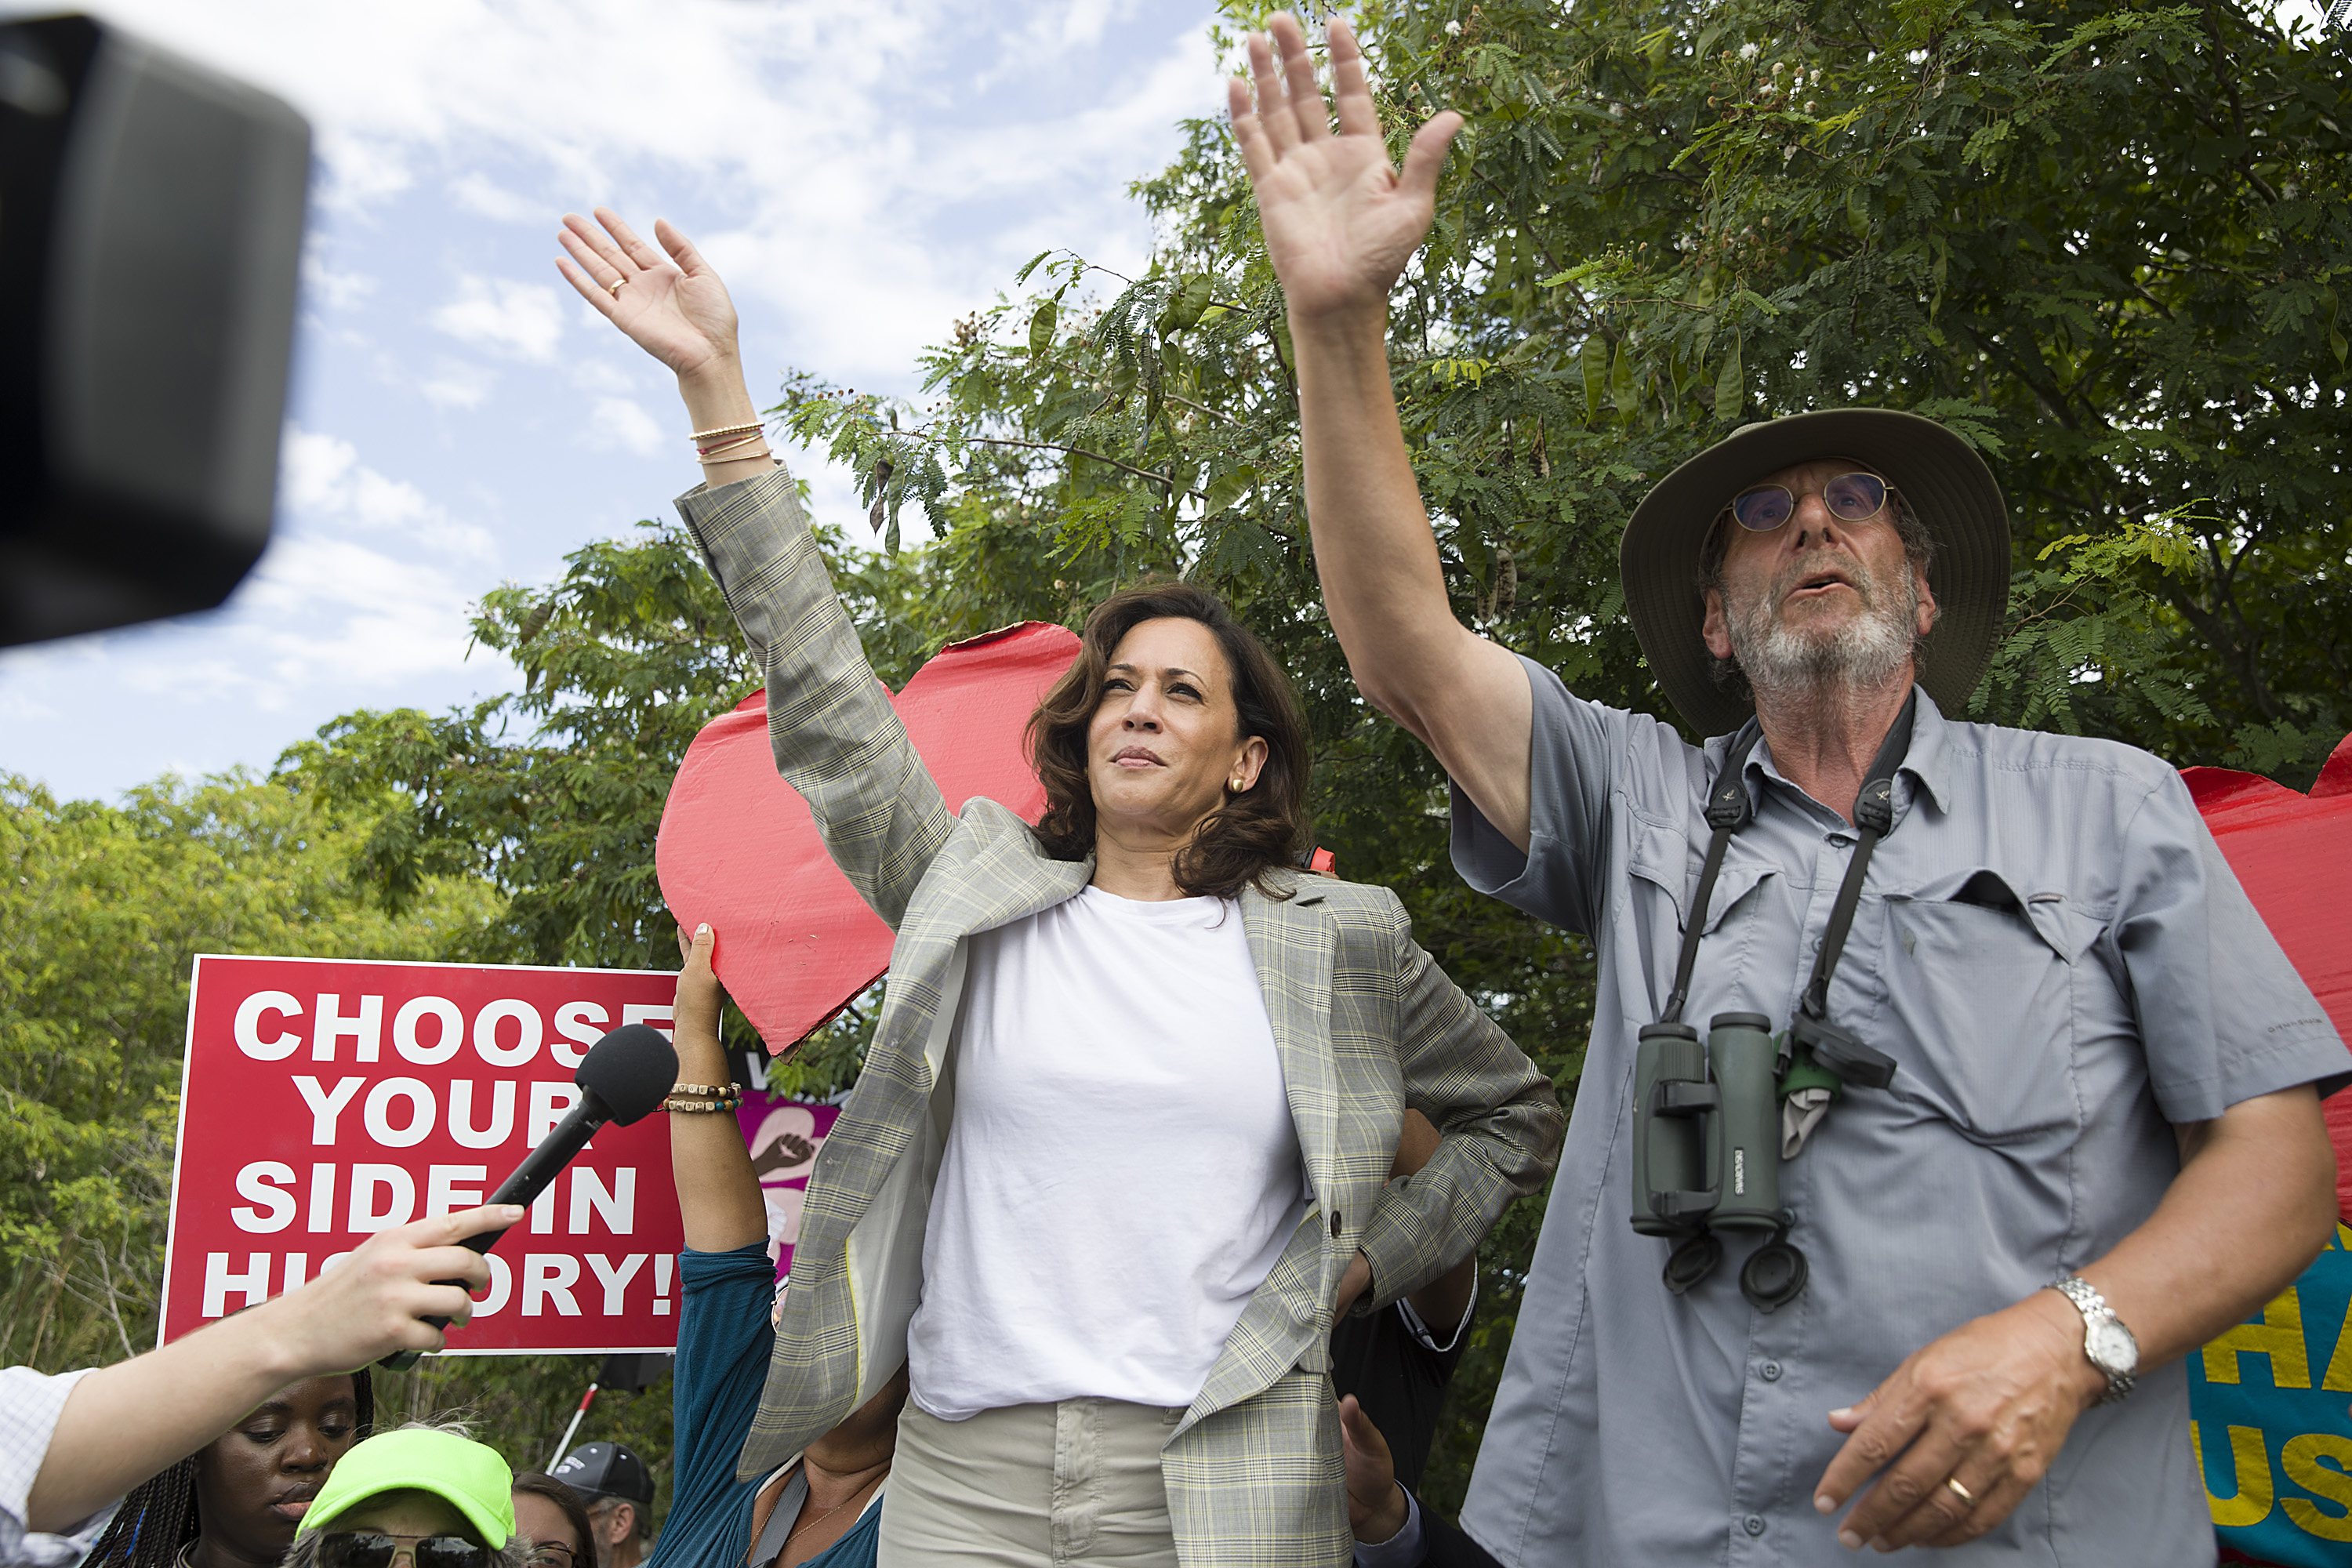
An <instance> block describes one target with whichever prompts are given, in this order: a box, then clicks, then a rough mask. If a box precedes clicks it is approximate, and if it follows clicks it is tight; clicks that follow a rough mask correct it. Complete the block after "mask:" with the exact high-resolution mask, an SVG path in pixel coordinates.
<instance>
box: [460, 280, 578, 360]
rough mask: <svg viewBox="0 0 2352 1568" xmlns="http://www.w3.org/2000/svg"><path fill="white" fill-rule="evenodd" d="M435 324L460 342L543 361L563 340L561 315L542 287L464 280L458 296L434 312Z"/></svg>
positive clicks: (552, 294) (550, 294) (550, 291)
mask: <svg viewBox="0 0 2352 1568" xmlns="http://www.w3.org/2000/svg"><path fill="white" fill-rule="evenodd" d="M433 325H434V326H435V327H436V328H438V329H439V330H440V331H445V332H446V333H448V334H449V335H450V336H451V337H453V338H456V339H457V341H458V342H462V343H466V344H467V345H469V346H471V347H474V348H478V349H487V350H489V351H491V352H493V353H504V354H509V355H511V356H513V357H514V358H516V359H524V360H535V361H538V362H539V363H547V362H548V361H550V360H552V359H553V358H554V357H555V346H556V344H557V343H558V342H561V341H562V337H563V311H562V309H561V308H560V307H559V306H558V305H557V303H556V298H555V290H554V289H551V288H549V287H548V286H547V285H546V284H544V283H518V282H516V281H514V280H513V279H509V278H474V277H466V278H460V279H458V280H457V298H456V299H455V300H451V301H450V302H449V303H447V304H446V305H444V306H442V307H441V308H440V309H439V310H436V311H434V312H433Z"/></svg>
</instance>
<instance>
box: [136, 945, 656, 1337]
mask: <svg viewBox="0 0 2352 1568" xmlns="http://www.w3.org/2000/svg"><path fill="white" fill-rule="evenodd" d="M676 988H677V976H676V975H674V974H665V973H641V972H635V971H625V970H595V969H545V968H527V967H519V966H500V965H488V964H464V963H366V962H357V961H350V962H345V961H332V960H324V959H303V958H228V957H217V956H212V955H206V956H204V957H200V958H198V959H197V960H196V964H195V978H194V985H193V987H192V988H191V993H190V996H189V1001H188V1049H187V1061H186V1065H185V1067H184V1069H183V1077H182V1079H181V1097H180V1139H179V1148H178V1152H177V1158H176V1161H175V1163H174V1165H173V1173H172V1223H171V1230H170V1234H169V1238H168V1240H167V1242H166V1245H165V1249H164V1264H163V1269H164V1283H163V1326H162V1338H163V1339H164V1340H171V1339H173V1338H176V1337H177V1336H179V1335H181V1334H184V1333H185V1332H187V1331H189V1330H190V1329H193V1328H195V1327H197V1326H198V1325H200V1324H202V1323H205V1322H206V1321H210V1320H212V1319H215V1318H218V1317H220V1316H222V1315H223V1314H224V1313H226V1312H231V1311H235V1310H237V1309H238V1308H240V1307H243V1306H246V1305H247V1304H249V1303H252V1302H257V1301H261V1300H267V1299H268V1298H269V1297H271V1296H274V1295H277V1294H278V1293H279V1292H280V1291H283V1290H286V1289H289V1288H291V1287H293V1286H296V1285H299V1284H300V1283H302V1281H303V1280H305V1279H310V1278H311V1277H312V1276H314V1275H316V1274H318V1273H319V1272H320V1271H321V1270H323V1269H324V1268H327V1267H328V1266H329V1265H330V1264H331V1263H333V1262H334V1261H335V1260H336V1259H337V1258H340V1257H341V1256H342V1255H343V1254H344V1253H346V1252H349V1251H350V1250H351V1249H352V1247H357V1246H358V1245H359V1244H360V1243H361V1242H362V1240H363V1239H365V1238H366V1237H368V1236H369V1235H371V1234H372V1233H373V1232H375V1231H379V1230H384V1229H388V1228H390V1227H392V1226H397V1225H403V1224H405V1223H406V1222H407V1221H409V1220H411V1219H415V1218H421V1217H423V1216H425V1215H432V1214H446V1213H447V1212H449V1211H450V1210H452V1209H461V1208H468V1207H471V1206H473V1205H476V1204H478V1203H480V1202H481V1201H482V1200H483V1198H484V1197H485V1196H486V1195H487V1194H488V1193H489V1192H490V1191H491V1190H492V1189H493V1188H495V1187H496V1186H497V1185H498V1184H499V1182H500V1181H502V1180H503V1179H504V1178H505V1177H506V1175H507V1173H509V1172H510V1171H511V1170H513V1169H514V1167H515V1166H516V1165H517V1164H518V1163H520V1162H521V1160H522V1157H523V1156H524V1154H526V1153H528V1152H530V1147H531V1145H532V1144H533V1143H535V1142H537V1141H538V1140H539V1138H540V1137H541V1135H542V1134H544V1133H545V1132H546V1131H547V1130H548V1129H549V1128H551V1127H552V1126H554V1125H555V1123H556V1122H558V1121H561V1120H562V1118H563V1116H564V1114H565V1112H567V1111H569V1110H571V1109H572V1106H573V1105H575V1104H577V1103H578V1100H579V1095H580V1091H579V1089H577V1088H576V1087H575V1086H574V1085H573V1084H572V1072H573V1070H574V1069H575V1068H577V1067H578V1066H579V1064H580V1058H581V1056H582V1054H583V1053H584V1052H585V1051H586V1049H587V1047H589V1046H590V1045H592V1044H593V1043H594V1042H595V1040H596V1039H597V1038H598V1037H600V1036H602V1035H603V1034H604V1032H605V1031H606V1030H608V1029H614V1028H617V1027H619V1026H622V1025H623V1024H632V1023H646V1024H650V1025H652V1026H655V1027H656V1028H659V1029H661V1030H663V1031H664V1032H665V1033H667V1031H668V1028H669V1024H670V1005H671V1000H672V997H673V995H674V994H675V991H676ZM680 1243H681V1235H680V1227H679V1224H678V1214H677V1188H676V1186H675V1184H673V1182H672V1180H671V1174H670V1158H669V1128H668V1125H667V1118H666V1117H664V1116H663V1115H661V1114H660V1113H659V1112H656V1113H655V1114H654V1115H652V1116H648V1117H646V1119H645V1120H644V1121H639V1122H638V1123H637V1124H636V1125H635V1126H634V1127H606V1128H605V1129H604V1130H603V1131H600V1132H598V1133H597V1134H596V1136H595V1137H594V1138H593V1140H591V1141H590V1143H589V1146H588V1147H587V1149H585V1150H583V1152H581V1154H580V1156H579V1158H577V1159H576V1160H574V1161H572V1163H571V1165H570V1166H569V1167H567V1168H566V1169H565V1170H564V1171H563V1173H562V1174H561V1175H560V1176H558V1177H557V1178H556V1181H555V1183H554V1184H553V1185H552V1186H551V1187H550V1188H549V1189H548V1190H547V1192H546V1193H545V1194H542V1195H541V1197H540V1199H539V1200H538V1202H536V1203H535V1204H533V1205H531V1208H530V1217H529V1218H528V1219H527V1220H526V1221H524V1223H523V1224H522V1225H520V1226H517V1227H516V1228H514V1229H513V1230H510V1231H509V1232H508V1233H507V1234H506V1235H505V1236H504V1237H500V1238H499V1243H498V1245H497V1247H494V1248H493V1249H492V1250H491V1252H490V1254H489V1263H490V1286H489V1289H488V1290H487V1291H486V1292H485V1293H484V1294H483V1295H482V1296H481V1297H480V1299H479V1300H478V1305H477V1306H476V1307H475V1309H474V1317H473V1321H471V1322H469V1323H467V1325H466V1326H465V1327H463V1328H461V1329H454V1330H452V1331H450V1334H449V1352H450V1353H452V1354H456V1355H490V1354H499V1353H503V1352H521V1351H563V1352H612V1351H667V1350H670V1349H673V1348H675V1346H676V1345H677V1251H678V1248H679V1246H680Z"/></svg>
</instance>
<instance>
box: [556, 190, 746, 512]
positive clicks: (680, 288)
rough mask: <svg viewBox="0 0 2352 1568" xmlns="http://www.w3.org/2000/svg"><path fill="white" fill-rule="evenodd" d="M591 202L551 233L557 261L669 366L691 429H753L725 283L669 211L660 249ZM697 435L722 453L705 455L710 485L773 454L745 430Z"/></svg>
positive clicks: (659, 225)
mask: <svg viewBox="0 0 2352 1568" xmlns="http://www.w3.org/2000/svg"><path fill="white" fill-rule="evenodd" d="M595 211H596V221H595V222H594V223H591V222H589V221H588V220H587V219H586V218H584V217H582V216H580V215H579V214H577V213H566V214H564V215H563V227H562V230H561V231H559V232H558V234H557V236H556V237H557V239H559V240H560V241H562V245H563V248H564V250H565V251H566V253H567V254H565V255H563V256H562V257H559V258H556V263H555V266H556V269H557V270H558V271H560V272H562V274H563V276H564V277H565V278H566V279H569V280H570V282H571V284H572V288H574V289H578V290H579V291H580V297H581V298H582V299H583V300H587V301H588V303H590V304H591V305H593V306H594V307H595V308H596V310H597V311H598V313H600V314H601V315H603V316H604V319H605V320H606V321H610V322H612V323H613V325H614V326H616V327H618V328H620V329H621V331H622V332H623V333H624V334H625V336H626V337H627V338H628V339H629V341H630V342H634V343H635V344H636V345H637V346H638V347H639V348H641V349H643V350H645V351H646V353H649V354H651V355H653V356H654V358H656V359H657V360H659V361H661V362H662V363H664V364H666V365H667V366H669V368H670V370H671V372H672V374H676V375H677V392H678V395H679V396H680V397H681V398H683V399H685V401H686V415H687V420H688V426H689V428H690V430H691V431H709V430H740V431H750V432H756V431H757V430H758V428H759V426H760V424H761V420H760V415H759V411H758V410H757V409H756V408H754V407H753V406H752V405H751V389H750V388H749V387H748V386H746V385H745V384H744V381H743V362H742V358H741V356H740V353H738V352H737V348H736V342H735V302H734V301H733V300H730V299H729V298H728V297H727V285H726V284H724V283H722V282H720V281H719V274H718V273H717V272H715V271H713V270H711V267H710V263H709V262H708V261H705V260H704V259H703V258H702V253H701V252H700V251H698V250H697V249H695V248H694V242H693V241H692V240H690V239H688V238H687V237H686V236H684V235H682V234H680V233H679V232H678V231H677V228H676V227H675V226H672V225H671V223H670V221H669V220H668V219H667V218H662V219H659V220H657V221H656V223H655V224H654V237H655V238H656V239H657V240H659V241H661V249H659V250H656V249H655V248H654V247H652V246H650V245H647V244H646V242H645V240H644V239H642V238H641V237H639V236H638V234H637V231H636V230H635V229H633V228H631V227H630V226H628V225H627V224H625V223H624V222H623V221H621V216H620V215H619V214H618V213H615V212H614V211H613V209H612V208H610V207H598V208H596V209H595ZM664 252H667V255H665V254H664ZM700 445H702V446H704V447H717V448H719V450H718V451H717V452H716V453H714V454H713V455H714V456H715V457H716V458H717V459H718V460H716V461H709V460H706V461H705V462H704V463H703V465H702V477H703V479H704V481H705V482H706V483H708V484H709V486H710V488H711V489H718V488H719V486H721V485H726V484H732V483H733V482H734V481H735V480H737V479H750V478H751V477H752V476H753V475H755V474H760V473H764V472H765V471H766V470H767V469H768V468H769V467H770V466H772V463H773V462H774V458H772V457H771V456H770V455H769V452H768V447H767V443H766V442H765V441H763V440H759V439H756V438H754V437H751V436H748V435H747V436H746V437H745V438H744V439H743V441H741V442H740V443H738V444H735V445H731V446H730V445H729V444H728V443H727V441H726V439H725V438H724V437H719V438H714V439H713V440H710V441H708V442H704V443H700Z"/></svg>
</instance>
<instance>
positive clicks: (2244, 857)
mask: <svg viewBox="0 0 2352 1568" xmlns="http://www.w3.org/2000/svg"><path fill="white" fill-rule="evenodd" d="M2180 776H2181V778H2182V779H2183V780H2185V781H2186V782H2187V783H2188V785H2189V794H2190V795H2193V796H2195V797H2196V801H2197V809H2198V810H2199V811H2200V812H2202V813H2204V815H2205V825H2206V826H2208V827H2210V828H2211V829H2212V830H2213V838H2214V841H2215V842H2216V843H2218V844H2220V845H2221V853H2222V854H2223V855H2224V856H2225V857H2227V858H2228V859H2229V862H2230V868H2231V870H2233V871H2235V872H2237V874H2238V880H2239V881H2240V882H2241V883H2242V884H2244V886H2245V889H2246V896H2247V897H2248V898H2250V899H2252V900H2253V901H2254V908H2255V909H2257V910H2261V911H2262V916H2263V922H2264V923H2265V924H2267V925H2268V926H2269V927H2270V928H2271V934H2272V935H2273V936H2275V937H2276V938H2278V944H2279V946H2281V947H2282V948H2284V949H2285V950H2286V955H2287V957H2288V959H2289V960H2290V961H2292V962H2293V963H2294V967H2295V972H2296V973H2299V974H2301V975H2302V976H2303V981H2304V984H2306V985H2308V986H2310V987H2311V989H2312V993H2313V994H2315V995H2316V996H2317V997H2318V998H2319V1005H2321V1006H2322V1007H2324V1008H2326V1010H2327V1016H2328V1017H2329V1018H2330V1019H2331V1020H2333V1021H2334V1023H2335V1025H2336V1033H2337V1034H2339V1035H2342V1036H2344V1037H2346V1038H2347V1039H2352V902H2347V900H2346V899H2345V896H2344V873H2345V869H2346V868H2347V866H2352V735H2347V736H2346V737H2345V738H2344V739H2343V740H2342V741H2341V742H2338V743H2337V744H2336V752H2335V754H2334V755H2332V756H2330V757H2329V758H2328V759H2327V765H2326V767H2324V768H2322V769H2320V770H2319V782H2318V783H2316V784H2313V785H2312V786H2311V793H2310V794H2309V795H2297V794H2296V793H2295V792H2294V791H2293V790H2291V789H2289V788H2287V787H2286V786H2285V785H2284V784H2277V783H2274V782H2273V781H2272V780H2270V779H2266V778H2264V777H2263V776H2262V775H2261V774H2260V773H2237V772H2235V771H2233V770H2231V769H2229V768H2183V769H2181V770H2180ZM2323 1109H2324V1110H2326V1114H2327V1126H2328V1131H2330V1132H2331V1133H2332V1134H2333V1135H2334V1137H2335V1140H2336V1207H2337V1209H2338V1211H2339V1212H2340V1213H2342V1214H2343V1215H2345V1216H2346V1217H2347V1221H2352V1089H2347V1090H2346V1091H2345V1092H2344V1093H2342V1094H2338V1095H2336V1096H2334V1097H2333V1098H2331V1099H2329V1100H2327V1101H2326V1103H2325V1105H2324V1106H2323Z"/></svg>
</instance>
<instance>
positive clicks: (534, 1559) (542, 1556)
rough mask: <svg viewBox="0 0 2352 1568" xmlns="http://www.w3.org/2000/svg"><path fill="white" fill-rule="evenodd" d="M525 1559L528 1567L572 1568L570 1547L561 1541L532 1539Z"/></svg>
mask: <svg viewBox="0 0 2352 1568" xmlns="http://www.w3.org/2000/svg"><path fill="white" fill-rule="evenodd" d="M525 1561H527V1562H528V1563H530V1568H572V1562H573V1561H574V1559H573V1556H572V1548H570V1547H569V1546H566V1545H565V1544H564V1543H563V1542H561V1541H534V1542H531V1545H530V1556H529V1557H528V1558H527V1559H525Z"/></svg>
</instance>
